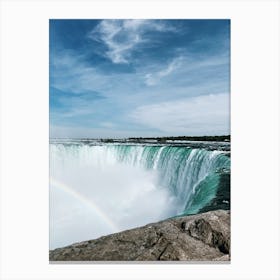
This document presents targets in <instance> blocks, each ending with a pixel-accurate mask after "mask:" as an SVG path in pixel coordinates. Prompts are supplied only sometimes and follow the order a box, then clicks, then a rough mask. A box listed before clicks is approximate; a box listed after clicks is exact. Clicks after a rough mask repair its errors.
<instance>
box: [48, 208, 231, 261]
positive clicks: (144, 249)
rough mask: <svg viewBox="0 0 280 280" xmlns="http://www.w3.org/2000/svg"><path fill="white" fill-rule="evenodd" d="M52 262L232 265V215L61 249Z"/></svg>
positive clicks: (183, 220)
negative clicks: (206, 263) (185, 262)
mask: <svg viewBox="0 0 280 280" xmlns="http://www.w3.org/2000/svg"><path fill="white" fill-rule="evenodd" d="M49 260H50V261H51V262H59V261H62V262H65V261H103V262H104V261H229V260H230V211H229V210H215V211H209V212H205V213H200V214H196V215H190V216H183V217H174V218H170V219H167V220H164V221H160V222H157V223H152V224H148V225H146V226H143V227H139V228H135V229H130V230H126V231H123V232H119V233H114V234H110V235H107V236H103V237H100V238H98V239H94V240H88V241H84V242H79V243H75V244H72V245H70V246H66V247H63V248H57V249H54V250H51V251H50V252H49Z"/></svg>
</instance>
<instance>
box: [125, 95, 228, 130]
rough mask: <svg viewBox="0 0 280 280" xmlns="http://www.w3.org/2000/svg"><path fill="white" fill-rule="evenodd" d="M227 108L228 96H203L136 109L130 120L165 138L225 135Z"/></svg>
mask: <svg viewBox="0 0 280 280" xmlns="http://www.w3.org/2000/svg"><path fill="white" fill-rule="evenodd" d="M229 107H230V103H229V95H228V94H215V95H205V96H198V97H193V98H186V99H180V100H176V101H170V102H161V103H157V104H151V105H144V106H140V107H138V108H137V109H136V110H135V111H134V112H132V113H131V114H130V118H131V120H133V121H134V122H135V123H138V124H142V125H145V126H148V127H150V128H154V129H158V130H161V131H163V132H166V134H174V135H175V134H177V135H178V134H181V135H199V134H201V133H202V132H203V134H212V135H216V134H226V133H229Z"/></svg>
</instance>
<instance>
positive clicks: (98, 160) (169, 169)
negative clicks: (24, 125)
mask: <svg viewBox="0 0 280 280" xmlns="http://www.w3.org/2000/svg"><path fill="white" fill-rule="evenodd" d="M229 171H230V158H229V157H228V156H227V155H225V153H224V152H223V151H208V150H205V149H199V148H196V149H193V148H188V147H181V146H178V147H176V146H171V145H165V146H157V145H139V144H134V145H130V144H129V145H128V144H100V143H91V144H84V143H83V144H82V143H80V142H70V143H69V142H65V143H51V144H50V177H51V180H50V187H51V197H50V199H51V209H50V210H51V216H50V221H51V226H52V229H53V230H54V231H57V232H58V231H59V230H57V228H60V227H62V224H63V223H64V224H66V225H67V222H68V224H71V225H72V226H73V223H74V224H76V226H77V223H76V222H75V221H74V219H80V218H81V217H82V216H81V215H82V214H81V215H80V216H79V215H78V214H77V213H83V214H84V215H92V214H89V213H88V212H87V213H85V210H84V209H81V207H82V206H81V205H80V204H87V205H88V206H89V205H92V208H94V209H95V212H98V211H99V220H100V219H101V220H103V221H107V227H106V225H105V227H104V226H103V227H102V226H101V228H103V229H104V230H101V232H99V234H107V233H111V232H115V231H117V230H123V229H127V228H131V227H135V226H140V225H143V224H144V223H148V222H155V221H157V220H159V219H164V218H168V217H170V216H175V215H180V214H193V213H197V212H198V211H199V210H200V209H201V208H202V207H204V206H205V205H207V203H209V202H210V201H211V200H212V199H213V198H214V197H215V195H216V192H217V188H218V186H219V182H220V176H221V175H222V174H225V173H228V172H229ZM53 182H60V183H56V184H55V183H53ZM52 185H53V186H52ZM54 187H57V188H58V189H57V190H56V189H55V188H54ZM62 190H64V194H65V192H66V193H68V195H69V196H71V197H72V198H69V201H68V202H67V203H64V200H65V199H64V198H63V194H62V193H61V191H62ZM67 190H68V192H67ZM66 196H67V195H66ZM58 197H59V198H58ZM76 198H78V199H79V201H80V203H77V201H76V200H77V199H76ZM75 201H76V202H75ZM86 201H87V202H86ZM63 205H65V207H63ZM73 205H75V207H74V206H73ZM93 205H94V206H93ZM88 208H89V207H88ZM67 209H69V211H71V215H72V217H73V219H71V217H69V216H68V215H67ZM96 209H98V211H97V210H96ZM74 211H76V212H74ZM58 213H59V214H58ZM61 213H63V214H61ZM68 213H69V212H68ZM73 213H74V214H73ZM104 213H105V214H104ZM63 215H65V216H63ZM94 217H95V220H94V221H97V220H98V218H96V217H97V216H96V214H94ZM102 217H103V218H102ZM105 217H106V218H105ZM108 217H110V218H108ZM65 219H66V220H67V219H68V220H67V221H66V223H65V221H64V220H65ZM86 219H88V218H84V221H86ZM90 222H91V221H90V220H89V221H88V223H90ZM79 223H80V222H79ZM98 223H100V221H98ZM114 225H116V226H114ZM83 226H84V225H83ZM110 226H111V228H110ZM70 228H71V227H70ZM85 228H87V227H85ZM88 228H90V231H93V232H96V231H98V230H97V228H96V227H95V228H94V229H93V228H91V226H89V227H88ZM62 232H64V230H62ZM93 232H90V233H89V235H87V234H85V235H84V236H81V237H78V235H79V234H77V236H75V237H74V238H72V239H71V240H69V242H70V241H73V240H74V241H78V240H83V239H81V238H84V239H86V238H87V237H89V238H92V236H93V235H94V234H93ZM57 236H58V234H56V236H53V239H57ZM99 236H100V235H99ZM51 239H52V238H51ZM53 243H54V245H53V246H56V245H60V243H56V242H53Z"/></svg>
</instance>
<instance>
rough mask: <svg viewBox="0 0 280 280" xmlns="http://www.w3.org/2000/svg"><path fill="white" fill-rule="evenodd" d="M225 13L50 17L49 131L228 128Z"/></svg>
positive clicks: (216, 131) (82, 133) (128, 133)
mask: <svg viewBox="0 0 280 280" xmlns="http://www.w3.org/2000/svg"><path fill="white" fill-rule="evenodd" d="M229 90H230V21H229V20H50V89H49V92H50V137H70V138H73V137H77V138H79V137H93V138H104V137H115V138H120V137H132V136H135V137H140V136H141V137H148V136H150V137H151V136H179V135H222V134H229V133H230V127H229V124H230V101H229Z"/></svg>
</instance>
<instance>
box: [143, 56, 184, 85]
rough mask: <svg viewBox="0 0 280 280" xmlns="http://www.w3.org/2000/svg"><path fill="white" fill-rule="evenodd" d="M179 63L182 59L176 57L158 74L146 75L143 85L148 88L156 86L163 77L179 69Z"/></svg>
mask: <svg viewBox="0 0 280 280" xmlns="http://www.w3.org/2000/svg"><path fill="white" fill-rule="evenodd" d="M181 61H182V57H176V58H175V59H173V60H172V61H171V62H170V63H169V64H168V65H167V66H166V67H165V68H164V69H162V70H160V71H158V72H153V73H148V74H146V75H145V84H146V85H148V86H154V85H156V84H158V83H159V82H160V80H161V79H162V78H163V77H166V76H168V75H170V74H172V73H173V72H174V71H175V70H176V69H177V68H178V67H180V66H181Z"/></svg>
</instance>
